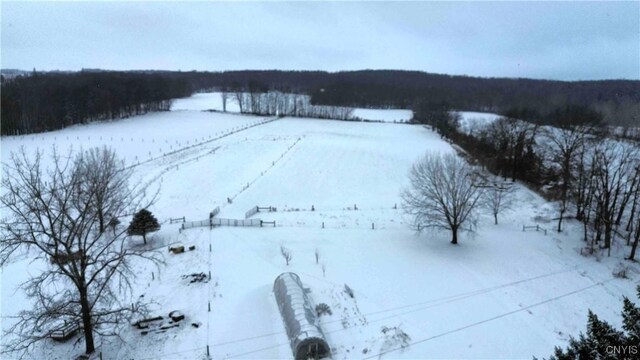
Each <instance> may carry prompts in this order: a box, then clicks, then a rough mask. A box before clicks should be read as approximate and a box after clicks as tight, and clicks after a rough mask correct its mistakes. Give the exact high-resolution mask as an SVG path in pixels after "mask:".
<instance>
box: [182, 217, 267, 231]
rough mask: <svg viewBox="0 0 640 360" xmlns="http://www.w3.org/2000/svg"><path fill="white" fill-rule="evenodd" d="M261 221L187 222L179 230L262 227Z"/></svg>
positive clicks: (220, 220)
mask: <svg viewBox="0 0 640 360" xmlns="http://www.w3.org/2000/svg"><path fill="white" fill-rule="evenodd" d="M262 223H263V221H262V220H260V219H222V218H211V219H207V220H200V221H188V222H185V223H182V228H181V229H183V230H184V229H190V228H195V227H210V228H213V227H214V226H243V227H247V226H249V227H262Z"/></svg>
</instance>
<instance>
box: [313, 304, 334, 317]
mask: <svg viewBox="0 0 640 360" xmlns="http://www.w3.org/2000/svg"><path fill="white" fill-rule="evenodd" d="M316 314H318V317H320V316H322V315H333V313H332V312H331V308H330V307H329V305H327V304H325V303H320V304H318V305H316Z"/></svg>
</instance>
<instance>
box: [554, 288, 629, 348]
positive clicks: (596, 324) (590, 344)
mask: <svg viewBox="0 0 640 360" xmlns="http://www.w3.org/2000/svg"><path fill="white" fill-rule="evenodd" d="M637 296H638V298H640V286H638V287H637ZM622 321H623V325H622V328H623V330H624V331H620V330H617V329H616V328H614V327H613V326H611V325H609V324H608V323H607V322H606V321H602V320H600V319H598V316H597V315H596V314H594V313H593V312H591V310H589V320H588V323H587V333H586V334H583V333H581V334H580V336H579V338H578V339H576V338H574V337H571V338H570V339H569V346H568V347H567V348H566V349H565V350H563V349H562V348H560V347H556V348H555V351H554V354H553V356H551V357H550V358H549V359H550V360H572V359H630V358H631V357H630V355H637V353H635V352H636V351H638V350H637V347H638V345H639V342H638V340H639V339H640V337H639V335H640V308H638V307H637V306H636V304H634V303H633V302H631V300H629V299H627V298H626V297H625V298H624V306H623V309H622ZM630 347H633V349H634V350H630ZM612 349H627V350H626V351H628V352H629V353H619V352H618V353H615V352H613V351H612ZM631 351H634V353H631Z"/></svg>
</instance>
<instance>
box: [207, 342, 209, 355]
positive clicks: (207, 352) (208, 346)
mask: <svg viewBox="0 0 640 360" xmlns="http://www.w3.org/2000/svg"><path fill="white" fill-rule="evenodd" d="M207 357H209V345H207Z"/></svg>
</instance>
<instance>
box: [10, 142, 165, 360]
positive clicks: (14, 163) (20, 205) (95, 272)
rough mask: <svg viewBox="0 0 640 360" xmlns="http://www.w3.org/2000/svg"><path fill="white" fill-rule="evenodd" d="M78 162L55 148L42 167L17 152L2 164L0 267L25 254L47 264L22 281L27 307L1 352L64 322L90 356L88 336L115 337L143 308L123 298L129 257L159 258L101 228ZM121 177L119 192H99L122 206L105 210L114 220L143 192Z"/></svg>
mask: <svg viewBox="0 0 640 360" xmlns="http://www.w3.org/2000/svg"><path fill="white" fill-rule="evenodd" d="M78 159H79V158H77V157H75V158H74V157H73V156H72V155H71V154H68V156H65V157H63V156H60V155H59V154H58V152H57V151H56V150H55V148H54V149H53V152H52V163H51V164H50V165H48V166H45V165H44V162H43V161H42V153H40V152H39V153H37V154H36V155H35V157H33V158H30V157H29V156H28V155H27V154H26V152H25V151H24V149H23V150H22V151H21V152H20V153H19V154H12V160H11V163H10V164H5V166H4V171H3V178H2V187H3V195H2V197H0V203H1V204H2V206H3V207H4V218H3V219H2V221H1V222H0V234H1V235H0V265H4V264H7V263H8V262H10V261H12V260H13V259H14V258H15V256H18V255H20V254H24V253H26V254H27V255H28V256H29V257H30V258H32V259H33V260H32V261H39V262H41V263H43V265H46V269H45V270H44V271H43V272H42V273H41V274H39V275H37V276H35V277H32V278H30V279H29V280H27V281H26V282H25V283H23V284H22V288H23V289H25V290H26V293H27V295H28V296H29V297H30V298H31V299H33V301H34V306H33V308H32V309H30V310H25V311H22V312H20V313H19V314H18V316H17V322H16V323H15V324H14V325H13V326H11V327H10V328H9V329H8V332H7V334H5V335H8V334H12V340H11V341H9V342H8V343H6V345H5V346H6V347H5V349H4V351H10V352H17V353H20V354H22V355H25V354H27V353H28V352H29V351H30V350H31V349H32V348H33V346H34V345H35V344H36V343H37V342H39V341H41V340H43V339H46V338H48V337H49V334H50V333H51V332H52V331H53V330H56V329H58V328H59V327H60V326H61V325H62V324H63V323H67V324H78V329H79V330H80V331H81V332H82V333H83V334H84V340H85V348H86V352H87V353H92V352H94V350H95V342H94V335H96V334H97V335H100V336H117V334H118V330H119V326H122V325H124V324H127V323H128V322H127V321H126V319H128V318H129V317H130V316H131V315H132V314H134V313H137V312H140V311H143V310H144V304H141V303H139V302H136V303H133V304H132V303H130V302H129V298H128V297H127V295H130V291H131V282H130V281H131V279H132V278H134V277H135V274H134V272H133V271H132V268H131V261H132V260H133V259H134V258H142V259H147V260H149V261H151V262H154V263H157V261H158V259H157V258H156V256H155V253H153V252H143V251H142V250H139V249H132V248H130V247H129V246H128V244H127V243H126V241H125V239H126V237H125V236H124V229H123V230H122V231H115V232H114V233H113V234H112V233H111V232H106V231H102V230H103V229H101V226H102V225H103V224H101V223H100V218H99V215H98V212H97V211H96V202H95V201H96V200H95V199H96V193H97V192H99V191H100V190H99V189H98V187H95V186H88V185H87V179H86V178H85V175H86V174H87V173H86V170H91V169H87V168H86V166H87V164H86V163H84V162H82V161H80V160H78ZM94 170H95V171H96V172H97V173H101V174H103V175H102V176H106V175H105V173H104V172H99V171H98V169H94ZM96 180H97V183H98V184H104V183H109V180H108V179H96ZM128 180H129V178H128V177H125V178H122V179H119V182H120V184H121V185H120V187H119V189H120V192H109V191H107V192H105V193H104V194H105V198H104V199H103V200H104V201H105V204H111V203H112V201H113V198H118V202H119V203H121V205H122V206H120V205H119V206H117V207H114V208H109V211H112V210H113V211H114V212H113V213H110V215H111V216H112V217H113V218H117V217H120V216H122V215H124V214H123V211H124V209H125V208H127V205H134V204H138V203H140V202H142V201H143V193H141V192H135V191H132V190H131V188H130V187H129V184H128ZM133 188H135V186H134V187H133ZM125 302H126V304H125ZM13 335H15V337H13Z"/></svg>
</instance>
